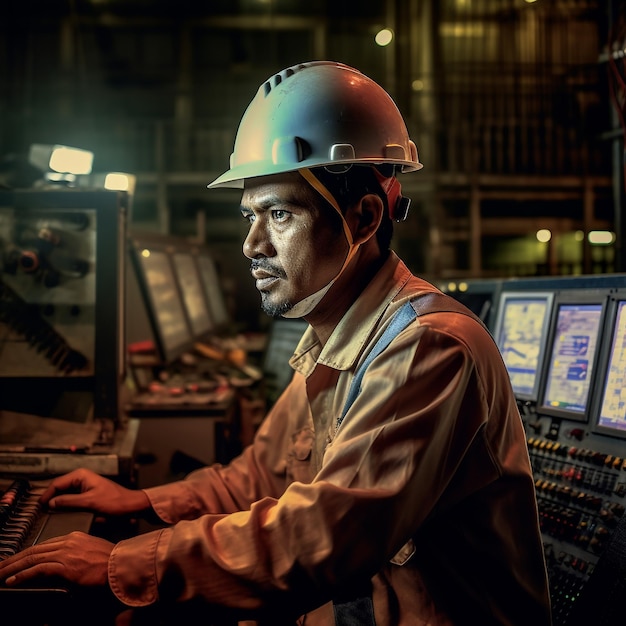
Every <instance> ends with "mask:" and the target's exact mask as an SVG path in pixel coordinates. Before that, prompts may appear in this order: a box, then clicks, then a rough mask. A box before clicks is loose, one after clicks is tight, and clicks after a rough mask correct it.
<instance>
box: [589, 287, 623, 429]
mask: <svg viewBox="0 0 626 626" xmlns="http://www.w3.org/2000/svg"><path fill="white" fill-rule="evenodd" d="M605 328H606V331H605V332H606V337H605V338H606V341H605V342H604V345H603V350H602V360H601V366H600V368H599V371H598V377H597V383H596V391H597V394H596V398H595V402H594V407H593V426H594V430H595V431H596V432H598V433H601V434H606V435H612V436H614V437H619V438H622V439H626V294H622V295H621V296H619V297H615V298H611V301H610V306H609V312H608V315H607V320H606V324H605Z"/></svg>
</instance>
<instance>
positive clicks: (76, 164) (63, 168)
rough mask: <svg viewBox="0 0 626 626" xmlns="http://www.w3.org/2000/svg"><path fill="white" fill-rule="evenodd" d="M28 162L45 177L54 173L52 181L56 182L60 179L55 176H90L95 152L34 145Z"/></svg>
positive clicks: (60, 146)
mask: <svg viewBox="0 0 626 626" xmlns="http://www.w3.org/2000/svg"><path fill="white" fill-rule="evenodd" d="M28 162H29V163H30V164H31V165H33V166H35V167H36V168H37V169H39V170H41V171H42V172H43V173H44V175H47V174H50V173H54V174H53V175H52V176H50V179H51V180H56V179H58V178H59V177H58V176H56V175H55V174H61V175H63V174H69V175H71V176H79V175H84V174H90V173H91V168H92V166H93V152H91V151H89V150H83V149H81V148H72V147H71V146H63V145H58V144H42V143H34V144H32V145H31V146H30V151H29V154H28Z"/></svg>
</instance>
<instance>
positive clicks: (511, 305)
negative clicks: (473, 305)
mask: <svg viewBox="0 0 626 626" xmlns="http://www.w3.org/2000/svg"><path fill="white" fill-rule="evenodd" d="M553 298H554V295H553V293H552V292H548V291H546V292H515V291H509V292H507V291H504V292H502V293H501V294H500V299H499V302H498V309H497V313H496V323H495V333H494V337H495V340H496V343H497V345H498V348H499V349H500V352H501V353H502V358H503V359H504V363H505V365H506V369H507V371H508V373H509V377H510V379H511V384H512V386H513V391H514V392H515V396H516V398H517V399H518V400H526V401H532V402H536V401H537V394H538V390H539V382H540V376H541V368H542V365H543V362H544V355H545V350H546V341H547V337H548V329H549V325H550V315H551V311H552V301H553Z"/></svg>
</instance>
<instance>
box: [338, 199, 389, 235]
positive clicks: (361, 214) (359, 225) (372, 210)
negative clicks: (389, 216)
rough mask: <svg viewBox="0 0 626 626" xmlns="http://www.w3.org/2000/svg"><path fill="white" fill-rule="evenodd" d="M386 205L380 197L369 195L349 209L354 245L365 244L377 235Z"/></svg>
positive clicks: (349, 221) (349, 222) (348, 216)
mask: <svg viewBox="0 0 626 626" xmlns="http://www.w3.org/2000/svg"><path fill="white" fill-rule="evenodd" d="M384 210H385V205H384V204H383V201H382V199H381V198H380V196H377V195H376V194H375V193H369V194H367V195H365V196H363V197H362V198H361V199H360V200H359V201H358V202H357V203H356V204H355V205H353V206H352V207H350V209H348V215H347V216H346V217H347V218H348V224H349V225H350V228H351V230H352V233H353V237H354V243H365V242H366V241H367V240H368V239H370V238H371V237H372V236H373V235H375V234H376V231H377V230H378V227H379V226H380V222H381V220H382V218H383V211H384Z"/></svg>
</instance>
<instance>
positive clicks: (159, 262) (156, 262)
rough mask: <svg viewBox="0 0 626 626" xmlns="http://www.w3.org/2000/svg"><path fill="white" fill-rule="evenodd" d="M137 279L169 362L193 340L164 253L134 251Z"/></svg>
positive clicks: (164, 355)
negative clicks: (135, 252) (138, 275)
mask: <svg viewBox="0 0 626 626" xmlns="http://www.w3.org/2000/svg"><path fill="white" fill-rule="evenodd" d="M137 259H138V265H139V269H140V274H141V276H140V280H141V281H142V283H143V285H144V289H145V291H146V294H147V296H148V301H149V302H148V307H149V311H148V312H149V315H150V318H151V319H152V321H153V325H154V332H155V335H156V337H157V341H158V342H159V344H160V348H161V351H162V352H163V355H162V356H163V358H164V359H165V360H166V361H171V360H173V359H175V358H177V357H178V356H180V354H182V352H184V350H186V349H187V348H188V346H189V345H190V344H191V342H192V339H193V338H192V336H191V331H190V330H189V326H188V325H187V319H186V317H185V311H184V309H183V303H182V302H181V299H180V294H179V292H178V288H177V286H176V279H175V278H174V272H173V270H172V265H171V263H170V259H169V257H168V255H167V253H165V252H162V251H160V250H154V249H148V248H143V249H140V250H137Z"/></svg>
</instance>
